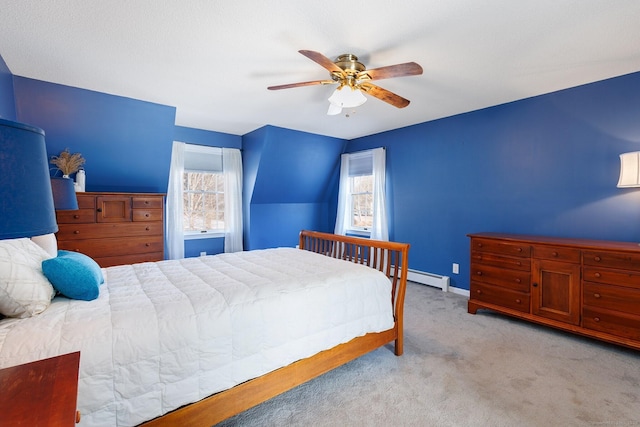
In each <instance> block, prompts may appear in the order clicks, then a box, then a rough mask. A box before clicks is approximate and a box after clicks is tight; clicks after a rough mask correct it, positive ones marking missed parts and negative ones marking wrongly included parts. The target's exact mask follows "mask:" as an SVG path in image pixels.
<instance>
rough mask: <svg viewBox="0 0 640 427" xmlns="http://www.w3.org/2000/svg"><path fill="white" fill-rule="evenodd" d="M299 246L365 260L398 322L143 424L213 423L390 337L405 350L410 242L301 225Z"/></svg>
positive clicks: (157, 426)
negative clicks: (386, 282)
mask: <svg viewBox="0 0 640 427" xmlns="http://www.w3.org/2000/svg"><path fill="white" fill-rule="evenodd" d="M300 249H303V250H308V251H312V252H317V253H320V254H323V255H326V256H330V257H333V258H340V259H344V260H347V261H351V262H355V263H358V264H363V265H367V266H369V267H372V268H375V269H377V270H379V271H382V272H383V273H385V274H386V275H387V277H389V279H390V280H391V283H392V291H391V302H392V304H393V310H394V319H395V325H394V327H393V328H392V329H389V330H386V331H382V332H376V333H369V334H366V335H364V336H361V337H357V338H354V339H353V340H351V341H349V342H347V343H344V344H340V345H338V346H336V347H333V348H331V349H328V350H325V351H322V352H320V353H318V354H316V355H314V356H311V357H308V358H306V359H302V360H299V361H297V362H294V363H292V364H290V365H288V366H285V367H283V368H280V369H277V370H275V371H273V372H269V373H268V374H265V375H262V376H260V377H258V378H254V379H252V380H249V381H247V382H244V383H242V384H238V385H237V386H235V387H233V388H231V389H229V390H225V391H222V392H220V393H216V394H214V395H212V396H209V397H207V398H205V399H203V400H201V401H199V402H196V403H192V404H190V405H187V406H184V407H182V408H179V409H176V410H175V411H173V412H169V413H168V414H166V415H164V416H162V417H159V418H156V419H154V420H151V421H148V422H146V423H144V424H142V425H143V426H145V427H169V426H176V425H188V426H202V427H210V426H212V425H214V424H217V423H219V422H221V421H223V420H226V419H227V418H230V417H232V416H234V415H237V414H239V413H241V412H243V411H245V410H247V409H249V408H252V407H253V406H256V405H258V404H260V403H262V402H265V401H267V400H269V399H271V398H272V397H275V396H277V395H279V394H282V393H284V392H285V391H288V390H291V389H292V388H294V387H296V386H298V385H300V384H303V383H305V382H307V381H309V380H311V379H313V378H316V377H318V376H320V375H322V374H324V373H326V372H328V371H330V370H332V369H335V368H337V367H339V366H342V365H344V364H345V363H347V362H350V361H351V360H354V359H356V358H358V357H360V356H362V355H364V354H366V353H369V352H370V351H373V350H375V349H376V348H378V347H381V346H384V345H386V344H388V343H390V342H391V341H395V354H396V355H397V356H400V355H402V352H403V307H404V297H405V291H406V285H407V271H408V268H409V265H408V255H409V244H406V243H396V242H386V241H379V240H370V239H363V238H358V237H349V236H340V235H335V234H328V233H320V232H316V231H306V230H303V231H302V232H300Z"/></svg>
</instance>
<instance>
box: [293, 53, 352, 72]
mask: <svg viewBox="0 0 640 427" xmlns="http://www.w3.org/2000/svg"><path fill="white" fill-rule="evenodd" d="M298 52H300V53H301V54H303V55H304V56H306V57H307V58H309V59H310V60H312V61H313V62H316V63H318V64H320V65H322V66H323V67H324V68H326V69H327V70H329V71H330V72H332V73H338V74H340V75H344V70H343V69H342V68H340V67H338V66H337V65H336V64H334V63H333V61H332V60H330V59H329V58H327V57H326V56H324V55H323V54H321V53H319V52H314V51H312V50H299V51H298Z"/></svg>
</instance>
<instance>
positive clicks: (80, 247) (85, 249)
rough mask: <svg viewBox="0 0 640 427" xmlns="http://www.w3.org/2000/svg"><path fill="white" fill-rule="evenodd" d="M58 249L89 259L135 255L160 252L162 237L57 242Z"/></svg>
mask: <svg viewBox="0 0 640 427" xmlns="http://www.w3.org/2000/svg"><path fill="white" fill-rule="evenodd" d="M58 247H59V248H60V249H64V250H68V251H75V252H82V253H83V254H86V255H88V256H90V257H91V258H94V259H95V258H100V257H107V256H117V255H129V254H135V253H149V252H162V251H163V250H164V242H163V238H162V236H148V237H144V236H143V237H118V238H106V239H85V240H68V241H64V240H63V241H61V242H58Z"/></svg>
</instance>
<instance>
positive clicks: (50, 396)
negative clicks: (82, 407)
mask: <svg viewBox="0 0 640 427" xmlns="http://www.w3.org/2000/svg"><path fill="white" fill-rule="evenodd" d="M79 367H80V352H75V353H69V354H64V355H62V356H56V357H52V358H50V359H43V360H38V361H36V362H31V363H26V364H24V365H18V366H13V367H10V368H5V369H0V393H2V394H1V396H0V425H3V426H4V425H6V426H25V427H26V426H29V427H39V426H48V427H50V426H55V427H58V426H60V427H62V426H64V427H69V426H73V425H74V424H76V423H78V422H80V413H79V412H78V411H77V410H76V401H77V397H78V369H79Z"/></svg>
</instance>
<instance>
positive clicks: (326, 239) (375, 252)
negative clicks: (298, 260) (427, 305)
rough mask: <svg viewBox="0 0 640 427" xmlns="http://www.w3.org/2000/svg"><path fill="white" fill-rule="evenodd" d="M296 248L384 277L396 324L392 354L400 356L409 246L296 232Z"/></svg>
mask: <svg viewBox="0 0 640 427" xmlns="http://www.w3.org/2000/svg"><path fill="white" fill-rule="evenodd" d="M299 246H300V249H304V250H307V251H311V252H316V253H319V254H322V255H326V256H329V257H332V258H340V259H344V260H347V261H351V262H354V263H356V264H363V265H366V266H369V267H371V268H375V269H376V270H379V271H381V272H383V273H384V274H386V275H387V277H388V278H389V280H391V285H392V286H391V302H392V304H393V314H394V318H395V322H396V335H397V336H396V338H395V353H396V355H397V356H400V355H402V352H403V351H404V350H403V309H404V295H405V290H406V287H407V270H408V269H409V244H408V243H397V242H387V241H382V240H371V239H363V238H360V237H350V236H341V235H337V234H328V233H320V232H317V231H307V230H303V231H301V232H300V244H299Z"/></svg>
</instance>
